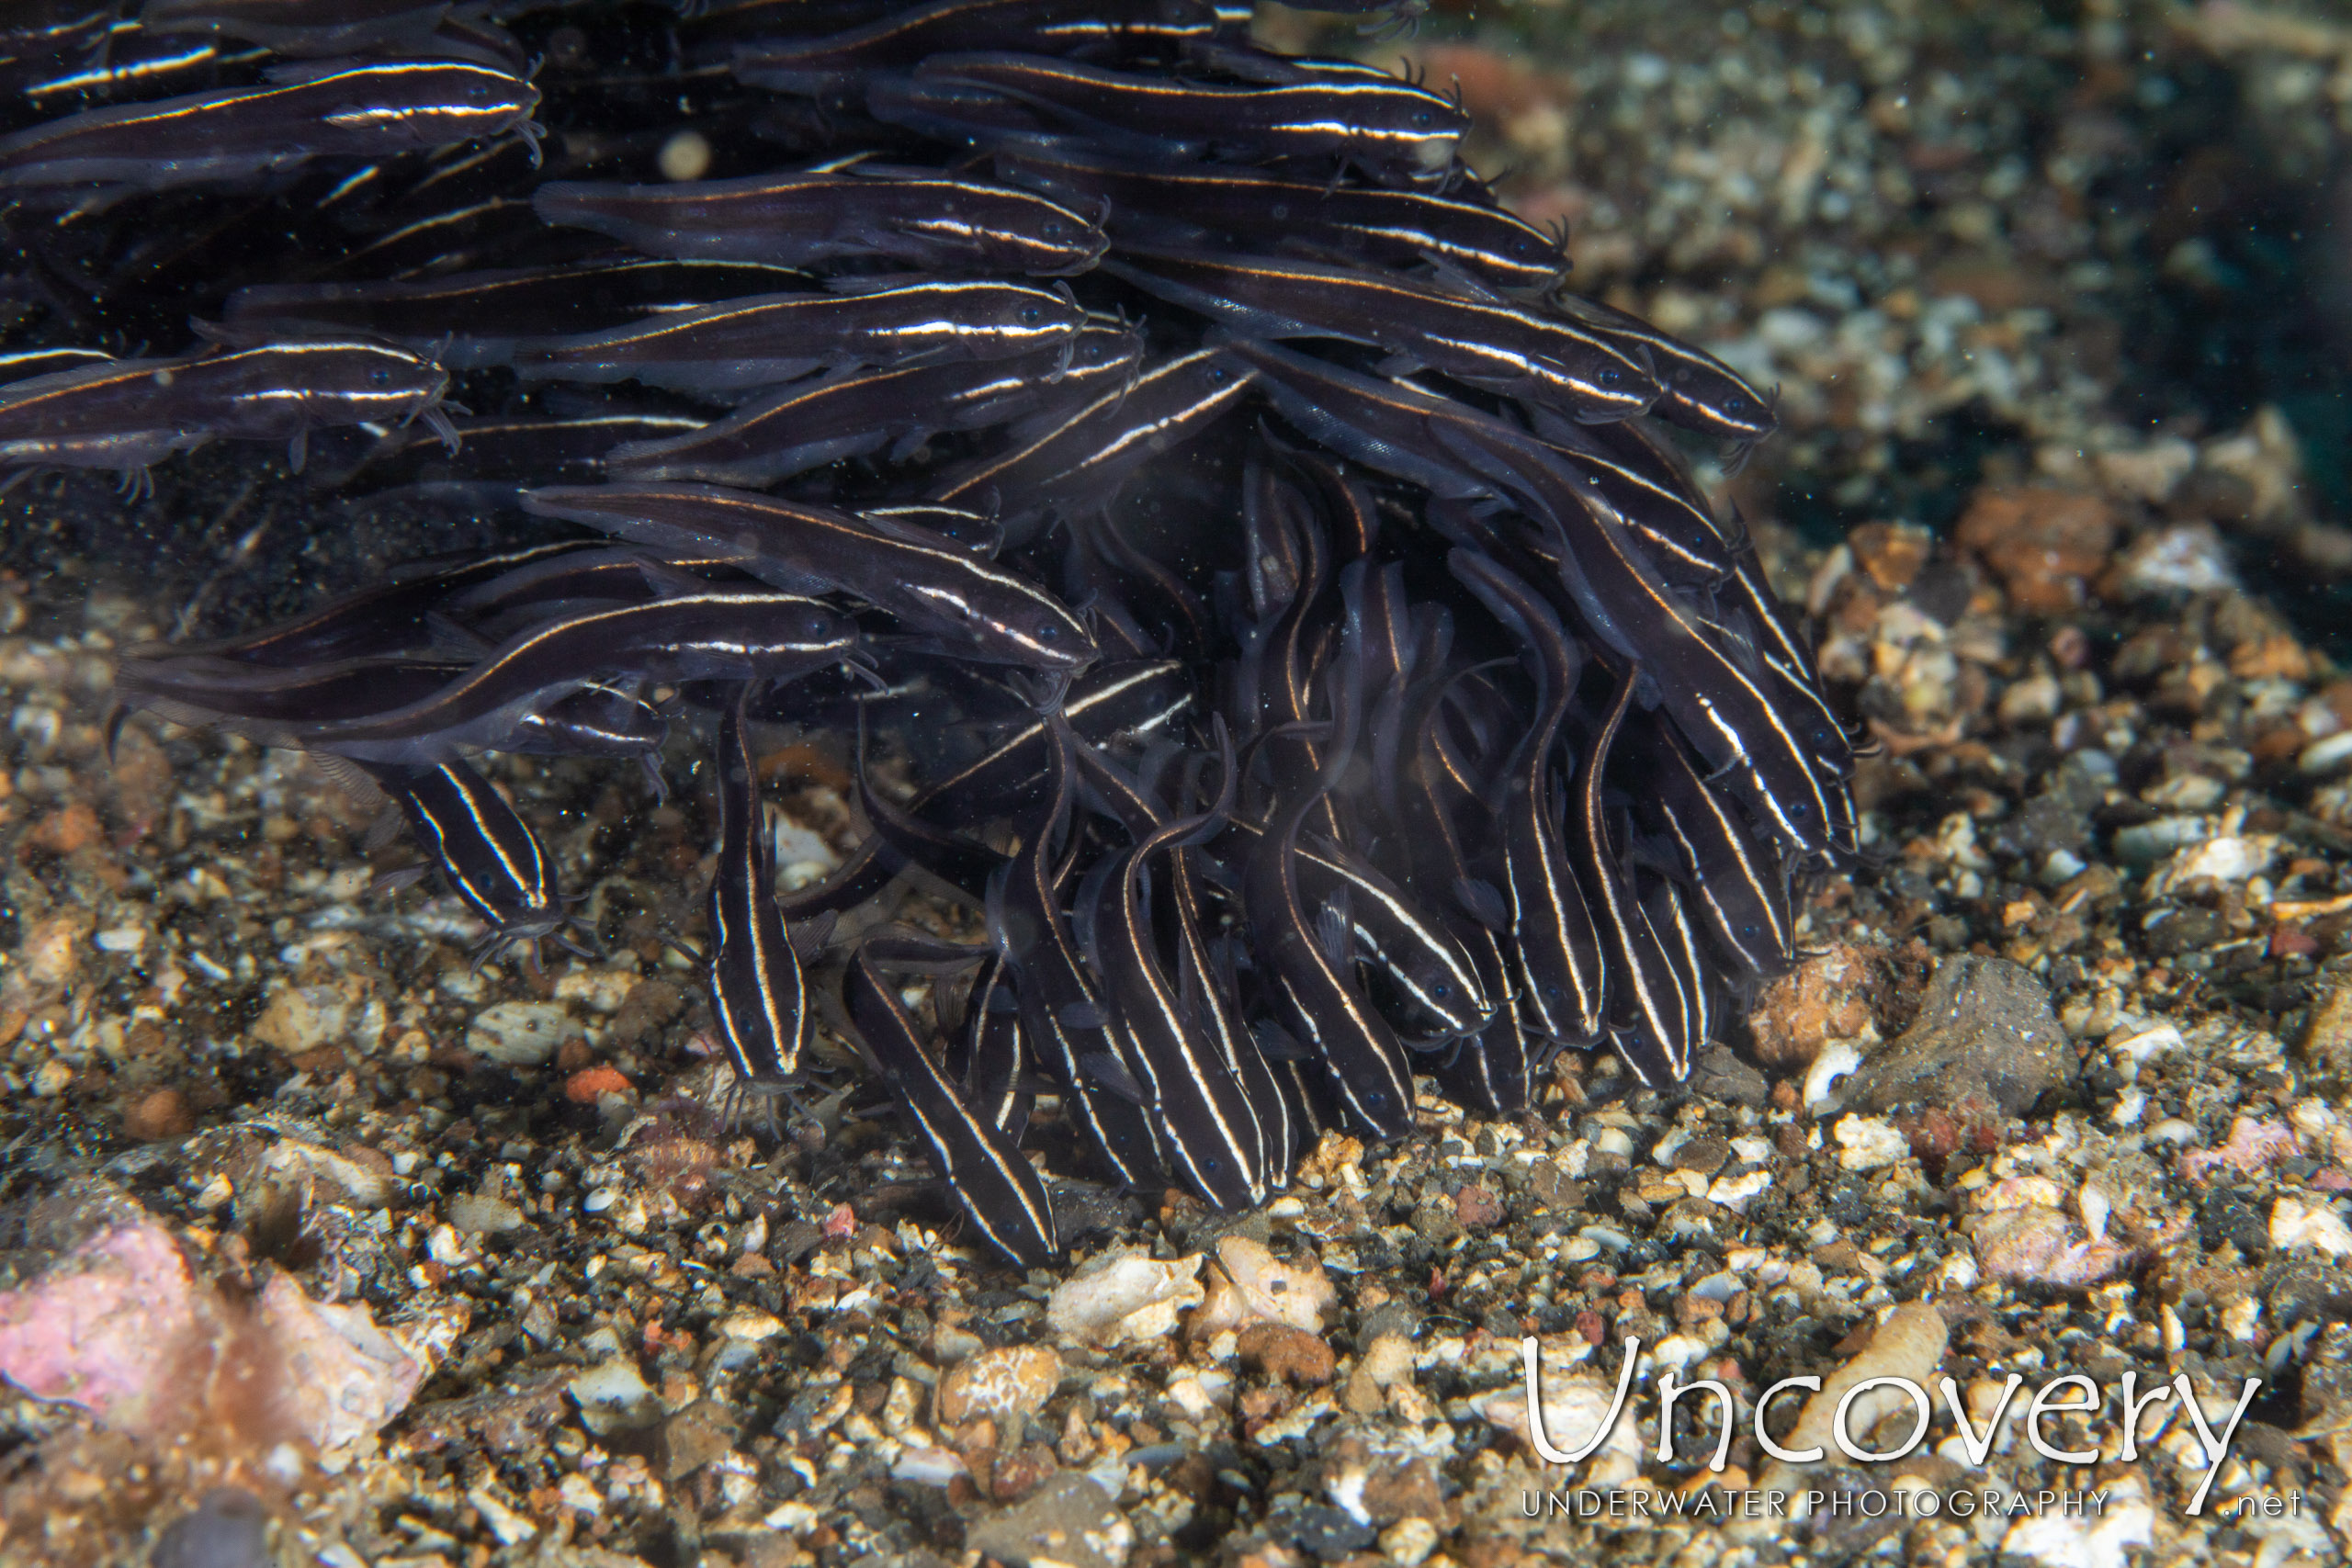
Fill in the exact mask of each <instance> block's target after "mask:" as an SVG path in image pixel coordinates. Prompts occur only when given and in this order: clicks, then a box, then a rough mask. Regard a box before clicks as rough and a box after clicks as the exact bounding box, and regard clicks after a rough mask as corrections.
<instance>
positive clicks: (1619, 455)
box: [1534, 410, 1732, 592]
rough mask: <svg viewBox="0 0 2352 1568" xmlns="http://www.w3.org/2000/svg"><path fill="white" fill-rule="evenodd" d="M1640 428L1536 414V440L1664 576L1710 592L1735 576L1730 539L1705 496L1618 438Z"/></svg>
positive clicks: (1637, 446)
mask: <svg viewBox="0 0 2352 1568" xmlns="http://www.w3.org/2000/svg"><path fill="white" fill-rule="evenodd" d="M1635 423H1636V422H1635V421H1632V420H1620V421H1618V422H1616V423H1611V424H1600V425H1583V424H1578V423H1577V422H1576V421H1574V420H1570V419H1563V418H1561V417H1560V416H1559V415H1557V414H1555V413H1551V412H1547V411H1542V410H1539V411H1536V412H1535V416H1534V425H1535V432H1536V434H1538V435H1539V436H1541V437H1542V438H1543V440H1544V443H1545V444H1546V445H1547V446H1550V447H1551V448H1552V450H1553V451H1554V452H1555V453H1556V454H1558V456H1559V457H1560V459H1561V461H1562V462H1564V463H1566V465H1567V467H1568V468H1569V469H1570V471H1572V472H1573V473H1575V474H1576V475H1577V477H1578V478H1579V479H1582V481H1583V482H1584V483H1585V484H1586V485H1587V486H1589V488H1590V489H1591V491H1592V492H1593V493H1594V494H1595V495H1597V496H1599V497H1600V500H1601V502H1602V503H1603V504H1604V505H1606V506H1608V507H1610V508H1611V510H1612V511H1614V512H1615V513H1616V514H1617V516H1618V517H1619V518H1620V519H1621V520H1623V523H1624V525H1625V530H1626V532H1627V533H1628V534H1629V535H1630V536H1632V538H1633V540H1634V544H1635V545H1636V546H1638V547H1640V549H1641V551H1642V553H1643V554H1644V555H1645V557H1647V558H1648V559H1649V563H1650V565H1651V566H1652V567H1654V568H1656V569H1657V574H1658V575H1659V576H1660V577H1662V578H1664V579H1665V580H1666V581H1667V582H1668V584H1670V585H1672V586H1673V587H1676V588H1689V589H1694V590H1699V591H1702V592H1712V591H1713V590H1714V589H1715V588H1717V587H1719V586H1720V585H1721V584H1722V583H1723V581H1724V579H1726V578H1728V577H1729V576H1730V575H1731V572H1732V554H1731V541H1730V540H1728V539H1726V538H1725V537H1724V531H1723V530H1722V529H1721V528H1720V527H1718V526H1717V525H1716V524H1715V519H1714V515H1713V513H1712V512H1711V511H1710V510H1709V508H1708V505H1707V502H1706V498H1705V497H1704V496H1702V495H1701V494H1700V493H1699V492H1698V491H1697V490H1696V489H1695V487H1693V486H1691V485H1689V484H1687V483H1683V482H1681V478H1682V476H1681V475H1680V473H1679V470H1677V469H1672V468H1667V469H1663V470H1661V468H1660V465H1658V464H1657V463H1656V462H1655V461H1645V458H1646V457H1647V456H1648V452H1649V448H1648V447H1647V446H1643V445H1640V444H1639V442H1638V439H1636V441H1634V442H1633V443H1628V442H1627V441H1626V440H1624V439H1623V437H1622V436H1621V435H1620V434H1619V433H1620V432H1621V431H1623V430H1624V429H1626V428H1627V427H1630V426H1633V425H1634V424H1635ZM1629 445H1630V446H1631V450H1628V449H1627V447H1628V446H1629Z"/></svg>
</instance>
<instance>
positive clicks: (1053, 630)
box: [1037, 621, 1062, 645]
mask: <svg viewBox="0 0 2352 1568" xmlns="http://www.w3.org/2000/svg"><path fill="white" fill-rule="evenodd" d="M1061 639H1062V629H1061V627H1059V626H1056V625H1054V623H1053V622H1051V621H1040V622H1039V623H1038V624H1037V640H1038V641H1039V642H1042V643H1046V644H1047V645H1051V644H1053V643H1057V642H1059V641H1061Z"/></svg>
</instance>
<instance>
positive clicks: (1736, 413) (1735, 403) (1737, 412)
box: [1724, 392, 1747, 419]
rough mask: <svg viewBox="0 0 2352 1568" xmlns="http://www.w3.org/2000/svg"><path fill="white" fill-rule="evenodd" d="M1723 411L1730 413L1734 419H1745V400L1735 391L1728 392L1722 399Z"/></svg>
mask: <svg viewBox="0 0 2352 1568" xmlns="http://www.w3.org/2000/svg"><path fill="white" fill-rule="evenodd" d="M1724 412H1725V413H1727V414H1729V415H1731V417H1732V418H1734V419H1746V418H1747V399H1746V398H1743V397H1741V396H1740V395H1739V394H1738V393H1737V392H1734V393H1732V394H1730V395H1729V396H1728V397H1726V398H1724Z"/></svg>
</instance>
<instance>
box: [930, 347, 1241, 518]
mask: <svg viewBox="0 0 2352 1568" xmlns="http://www.w3.org/2000/svg"><path fill="white" fill-rule="evenodd" d="M1249 389H1250V371H1249V367H1246V366H1243V365H1240V364H1238V363H1236V362H1235V361H1234V359H1233V358H1232V357H1231V356H1230V355H1227V354H1225V353H1223V352H1221V351H1220V350H1217V349H1214V348H1200V349H1194V350H1193V351H1192V352H1191V353H1189V354H1184V355H1178V356H1177V357H1176V358H1174V359H1170V360H1164V361H1162V362H1161V363H1159V364H1158V365H1155V366H1153V367H1151V368H1149V369H1148V370H1146V371H1144V372H1143V374H1141V375H1140V376H1137V377H1136V378H1135V379H1134V381H1133V382H1132V383H1130V384H1129V385H1127V386H1125V387H1119V388H1114V389H1111V390H1109V391H1106V392H1104V393H1103V395H1102V396H1101V397H1099V398H1097V399H1096V400H1094V401H1092V402H1091V403H1089V404H1088V405H1087V406H1086V407H1085V408H1083V409H1080V411H1078V412H1076V413H1074V414H1071V415H1070V416H1069V418H1068V419H1066V420H1064V421H1063V422H1062V423H1058V424H1057V425H1055V426H1053V427H1052V428H1050V429H1048V430H1046V431H1044V432H1042V433H1039V434H1034V436H1033V437H1032V438H1031V439H1028V440H1026V441H1020V442H1016V444H1015V445H1014V446H1013V447H1012V449H1011V450H1009V451H1007V452H1004V453H1002V454H1001V455H999V456H996V457H982V458H978V459H975V460H974V461H973V462H971V463H969V464H967V465H966V466H964V467H962V468H956V469H955V470H953V471H952V472H950V473H949V474H947V475H945V476H944V477H943V478H942V479H940V480H939V481H938V482H937V483H935V484H934V485H933V487H932V489H931V490H930V491H929V492H928V493H929V499H931V500H933V501H944V502H953V503H956V504H959V505H977V504H978V503H979V502H981V500H982V498H985V497H989V496H998V497H1001V498H1002V503H1003V513H1002V516H1003V518H1004V522H1005V536H1006V541H1007V543H1009V544H1012V545H1014V546H1019V545H1022V544H1025V543H1026V542H1027V541H1028V540H1029V538H1030V537H1031V536H1034V534H1035V532H1036V527H1035V525H1037V524H1038V523H1040V522H1041V521H1042V520H1043V519H1044V518H1045V517H1046V515H1047V514H1049V513H1058V514H1063V515H1069V514H1072V513H1079V512H1083V511H1086V510H1090V509H1091V508H1092V507H1095V506H1099V505H1102V504H1103V503H1105V502H1108V501H1109V500H1110V499H1111V498H1112V497H1113V496H1114V495H1115V494H1116V493H1117V491H1118V489H1119V487H1120V486H1121V485H1122V484H1124V483H1125V481H1126V479H1127V476H1128V475H1130V474H1132V473H1134V472H1135V471H1136V468H1139V467H1141V466H1142V465H1143V464H1144V463H1146V462H1148V461H1149V460H1150V459H1152V458H1154V457H1159V456H1160V455H1161V454H1163V453H1165V452H1167V451H1169V450H1170V448H1172V447H1174V446H1178V445H1180V444H1181V443H1182V442H1185V441H1189V440H1191V439H1192V438H1193V436H1195V435H1198V434H1201V433H1202V432H1203V431H1204V430H1206V429H1207V428H1208V427H1209V426H1210V425H1211V424H1213V423H1216V421H1217V420H1218V419H1219V418H1221V417H1222V416H1223V415H1224V414H1225V413H1226V412H1227V410H1229V409H1231V408H1232V407H1233V406H1234V404H1235V403H1237V402H1238V401H1240V400H1241V397H1242V395H1243V394H1244V393H1246V392H1247V391H1249Z"/></svg>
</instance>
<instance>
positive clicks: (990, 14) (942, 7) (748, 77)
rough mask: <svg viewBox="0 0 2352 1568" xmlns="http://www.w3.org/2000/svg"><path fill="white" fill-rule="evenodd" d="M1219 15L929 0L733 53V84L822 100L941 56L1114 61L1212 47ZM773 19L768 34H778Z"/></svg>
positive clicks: (1044, 2)
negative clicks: (1172, 48) (998, 52)
mask: <svg viewBox="0 0 2352 1568" xmlns="http://www.w3.org/2000/svg"><path fill="white" fill-rule="evenodd" d="M1216 19H1217V18H1216V8H1215V7H1214V6H1210V5H1207V4H1204V0H1161V3H1159V4H1154V5H1151V6H1100V5H1084V4H1072V3H1071V0H931V3H930V4H927V5H915V6H897V7H892V8H891V14H889V15H886V16H882V17H876V18H875V19H874V20H872V21H870V22H867V23H865V24H864V25H862V26H859V27H855V28H844V29H842V30H841V31H839V32H833V33H828V34H825V35H823V36H820V37H816V38H806V39H767V40H763V41H762V42H758V43H750V44H745V45H743V46H741V48H739V49H738V50H736V51H735V56H734V64H733V70H734V73H735V78H736V80H738V81H740V82H742V83H744V84H746V85H750V86H753V87H765V88H767V89H768V90H769V91H771V92H777V93H809V94H823V93H827V92H829V91H838V90H842V89H844V88H847V87H852V86H854V85H856V84H857V83H858V82H860V81H862V80H864V79H865V78H866V77H868V76H871V75H873V74H875V73H880V72H888V71H897V70H901V69H904V68H906V67H909V66H912V65H916V64H918V63H920V62H922V60H923V59H924V58H925V57H926V56H929V55H933V54H937V53H939V52H940V51H944V50H968V49H1006V48H1020V49H1034V50H1036V51H1039V52H1041V53H1047V54H1060V55H1109V56H1112V57H1114V58H1115V57H1118V56H1122V55H1125V54H1128V53H1130V52H1133V51H1137V50H1148V49H1153V48H1160V47H1165V46H1168V45H1170V44H1175V43H1180V42H1182V41H1183V40H1185V39H1194V38H1206V37H1208V36H1209V35H1210V33H1211V32H1213V31H1214V30H1215V29H1216ZM774 20H775V19H773V18H772V19H771V24H770V30H775V27H774Z"/></svg>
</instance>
